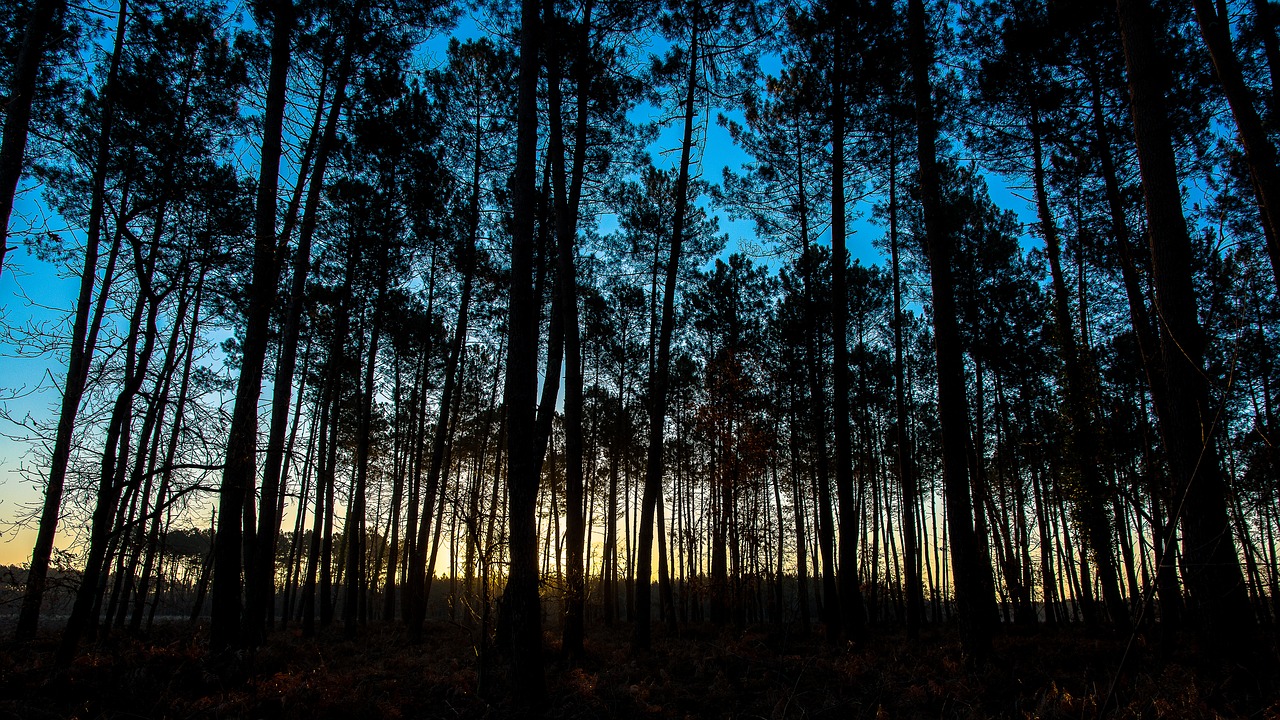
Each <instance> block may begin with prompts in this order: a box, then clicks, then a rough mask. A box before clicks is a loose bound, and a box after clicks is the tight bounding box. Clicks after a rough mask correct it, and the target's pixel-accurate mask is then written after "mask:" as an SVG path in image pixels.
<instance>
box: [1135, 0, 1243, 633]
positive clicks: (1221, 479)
mask: <svg viewBox="0 0 1280 720" xmlns="http://www.w3.org/2000/svg"><path fill="white" fill-rule="evenodd" d="M1117 11H1118V14H1119V19H1120V35H1121V39H1122V41H1123V44H1124V51H1125V66H1126V69H1127V71H1128V78H1129V93H1130V112H1131V115H1132V119H1133V126H1134V139H1135V141H1136V143H1137V148H1138V162H1139V166H1140V167H1141V170H1142V181H1143V183H1142V184H1143V192H1144V198H1145V201H1146V209H1147V222H1148V225H1149V228H1150V232H1149V241H1150V246H1151V266H1152V278H1153V280H1154V284H1155V290H1156V303H1157V307H1158V310H1159V312H1158V313H1157V316H1158V317H1159V318H1160V345H1161V354H1162V356H1163V364H1164V370H1165V373H1164V374H1165V378H1166V381H1167V382H1168V386H1169V388H1177V392H1169V393H1168V400H1169V407H1168V410H1167V415H1168V417H1167V418H1165V419H1162V420H1161V427H1163V428H1164V433H1165V439H1166V448H1165V449H1166V451H1167V453H1168V457H1169V466H1170V470H1171V471H1172V474H1173V479H1174V488H1175V490H1176V493H1177V494H1176V496H1175V505H1174V512H1173V515H1174V518H1175V519H1177V518H1179V517H1180V518H1181V521H1182V528H1183V543H1184V544H1183V551H1184V555H1185V557H1186V561H1187V562H1186V571H1187V572H1186V574H1185V575H1184V579H1185V582H1186V587H1187V590H1188V591H1189V593H1190V595H1191V602H1192V607H1193V609H1194V610H1195V614H1196V616H1197V617H1196V619H1197V621H1198V622H1199V623H1200V629H1201V631H1202V633H1203V636H1204V637H1205V639H1206V640H1207V641H1208V642H1209V643H1210V645H1211V646H1213V647H1215V648H1216V649H1217V650H1218V651H1219V652H1221V653H1222V654H1224V655H1229V654H1233V653H1239V652H1243V651H1245V650H1247V649H1248V648H1251V647H1252V646H1253V644H1254V638H1253V637H1252V633H1253V632H1254V626H1255V621H1254V617H1253V614H1252V612H1250V608H1249V601H1248V596H1247V594H1246V590H1245V586H1244V578H1243V576H1242V575H1241V572H1240V563H1239V560H1238V559H1237V557H1238V556H1237V552H1236V544H1235V540H1234V537H1233V534H1232V530H1231V523H1230V520H1229V518H1228V515H1227V501H1226V492H1227V479H1226V477H1225V474H1224V472H1223V469H1222V462H1221V459H1220V458H1219V455H1218V450H1217V443H1216V437H1217V435H1218V434H1219V432H1220V431H1219V426H1220V423H1219V418H1218V414H1217V412H1216V410H1215V409H1214V407H1213V406H1212V405H1211V403H1210V398H1209V386H1208V379H1207V377H1206V375H1205V366H1204V348H1205V339H1204V334H1203V330H1202V329H1201V327H1200V324H1199V319H1198V317H1197V310H1196V299H1195V290H1194V286H1193V283H1192V276H1191V259H1192V250H1191V239H1190V237H1189V235H1188V232H1187V224H1186V220H1185V218H1184V217H1183V215H1182V196H1181V192H1180V188H1179V185H1178V168H1177V162H1176V160H1175V157H1174V152H1173V141H1172V135H1171V133H1170V130H1169V125H1168V122H1169V121H1168V116H1167V111H1166V109H1165V104H1164V96H1163V91H1164V88H1165V87H1166V83H1164V82H1163V81H1162V80H1163V78H1162V76H1161V71H1160V69H1159V68H1160V65H1159V63H1160V55H1159V51H1158V50H1157V49H1156V47H1155V42H1154V37H1155V35H1154V33H1155V28H1154V26H1153V23H1152V19H1151V9H1150V6H1149V5H1148V3H1147V2H1146V0H1118V2H1117Z"/></svg>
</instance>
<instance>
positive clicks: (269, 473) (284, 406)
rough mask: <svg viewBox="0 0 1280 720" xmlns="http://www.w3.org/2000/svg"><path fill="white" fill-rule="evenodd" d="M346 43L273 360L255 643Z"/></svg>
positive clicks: (251, 577)
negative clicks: (305, 301)
mask: <svg viewBox="0 0 1280 720" xmlns="http://www.w3.org/2000/svg"><path fill="white" fill-rule="evenodd" d="M349 45H350V43H344V47H343V55H342V60H341V62H340V65H339V69H338V80H337V86H336V88H335V89H334V95H333V101H332V103H331V105H330V106H329V115H328V117H327V118H326V120H325V125H324V134H323V135H322V136H321V138H320V142H319V147H318V148H317V150H316V159H315V170H314V172H312V174H311V177H310V181H309V188H308V190H307V198H306V204H305V206H304V208H303V214H302V226H301V230H300V233H299V235H298V246H297V249H296V250H295V251H294V254H293V277H292V279H291V280H290V286H289V305H288V310H287V311H286V316H285V324H284V328H283V331H282V333H281V337H280V340H279V342H280V359H279V361H278V362H277V365H276V377H275V381H274V383H273V386H272V396H271V427H270V430H269V431H268V436H267V448H266V455H265V457H264V459H263V471H262V503H261V508H260V509H259V511H258V529H257V534H256V535H255V538H256V539H255V551H256V557H255V560H254V562H253V563H252V564H251V565H250V566H249V567H248V568H246V577H245V618H246V620H245V623H246V624H245V629H244V632H245V635H246V637H248V638H251V642H252V643H254V644H256V643H260V642H262V641H263V640H265V638H266V630H267V628H268V627H269V622H268V620H269V618H270V617H271V616H272V615H273V614H274V613H273V610H274V605H275V557H276V542H277V538H278V536H279V534H280V517H279V516H278V515H276V513H275V512H274V509H275V506H276V502H277V500H278V498H279V495H280V478H281V476H282V474H283V468H284V462H285V452H284V450H285V432H286V430H288V423H289V405H290V400H291V399H292V397H291V396H292V394H293V376H294V371H295V369H296V368H297V361H298V337H299V335H300V333H301V328H302V309H303V307H302V306H303V301H304V297H305V294H306V287H307V276H308V275H309V274H310V272H311V240H312V237H313V235H314V234H315V227H316V223H317V217H318V215H319V208H320V196H321V190H322V189H323V187H324V175H325V170H326V168H327V167H328V163H329V156H330V154H331V153H332V149H333V146H334V144H335V142H336V140H337V133H338V120H339V118H340V117H341V115H342V107H343V104H344V103H345V102H346V87H347V79H348V76H349V75H350V66H351V60H350V57H351V55H350V53H351V51H350V49H349ZM286 237H287V236H286ZM249 571H252V572H249Z"/></svg>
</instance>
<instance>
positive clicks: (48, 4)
mask: <svg viewBox="0 0 1280 720" xmlns="http://www.w3.org/2000/svg"><path fill="white" fill-rule="evenodd" d="M66 7H67V4H66V0H36V2H35V5H34V7H32V8H31V16H30V17H29V18H27V29H26V31H25V32H24V33H23V36H22V47H21V48H20V49H19V50H18V58H17V62H15V63H14V65H13V76H12V78H11V81H10V84H9V88H8V90H9V97H8V98H7V102H6V103H5V118H4V139H3V141H0V273H3V272H4V261H5V258H6V257H7V256H8V254H9V217H10V215H11V214H12V213H13V200H14V196H15V195H16V194H17V192H18V181H19V180H20V179H21V178H22V161H23V158H24V157H25V155H26V152H27V129H28V128H29V127H30V125H31V104H32V101H33V100H34V99H35V94H36V83H37V81H38V80H39V79H40V64H41V62H42V61H43V59H44V48H45V44H46V41H47V39H48V38H51V37H53V36H54V35H55V34H56V33H57V30H58V27H59V25H60V24H61V22H60V21H61V17H62V15H63V14H65V13H66ZM124 14H125V8H124V6H123V4H122V5H121V8H120V16H121V17H122V18H123V17H124ZM55 16H56V17H57V19H58V21H59V22H55ZM117 55H118V54H117ZM115 57H116V56H114V55H113V57H112V66H113V67H114V66H115V64H116V63H115ZM102 142H106V140H105V139H104V140H103V141H102Z"/></svg>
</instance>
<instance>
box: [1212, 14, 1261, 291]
mask: <svg viewBox="0 0 1280 720" xmlns="http://www.w3.org/2000/svg"><path fill="white" fill-rule="evenodd" d="M1264 4H1265V3H1264ZM1192 5H1194V6H1195V9H1196V20H1197V21H1198V22H1199V24H1200V34H1201V35H1202V36H1203V37H1204V43H1205V45H1207V46H1208V48H1209V56H1210V57H1211V58H1212V59H1213V69H1214V71H1215V74H1216V75H1217V76H1218V82H1219V83H1220V84H1221V85H1222V90H1223V92H1224V94H1226V96H1227V103H1228V104H1229V105H1230V106H1231V115H1232V116H1233V117H1234V118H1235V121H1236V129H1237V130H1239V131H1240V144H1242V145H1244V156H1245V162H1246V163H1247V164H1248V166H1249V174H1250V176H1251V177H1252V178H1253V187H1254V190H1255V191H1256V192H1257V195H1258V205H1259V208H1258V209H1259V210H1260V211H1261V213H1262V223H1263V225H1264V226H1265V227H1266V229H1267V232H1266V233H1265V235H1266V240H1267V255H1268V256H1269V257H1270V258H1271V272H1272V275H1273V276H1274V279H1275V280H1276V282H1277V283H1280V167H1278V166H1277V165H1276V160H1277V158H1276V148H1275V145H1274V144H1272V142H1271V138H1270V137H1268V135H1267V128H1266V126H1265V125H1264V124H1263V122H1262V116H1261V115H1260V114H1259V113H1258V109H1257V108H1255V107H1254V106H1253V93H1252V92H1251V91H1250V90H1249V86H1248V85H1247V84H1246V83H1245V80H1244V69H1243V68H1242V67H1241V66H1240V58H1238V57H1236V51H1235V49H1234V48H1232V47H1231V18H1230V17H1229V16H1228V15H1226V14H1225V13H1220V12H1219V9H1218V7H1217V6H1215V4H1214V3H1213V2H1211V1H1210V0H1192ZM1222 9H1223V10H1225V9H1226V5H1225V3H1224V4H1223V5H1222ZM1264 34H1266V35H1270V36H1271V44H1272V45H1274V43H1275V34H1274V31H1273V32H1269V33H1267V32H1266V31H1265V30H1264Z"/></svg>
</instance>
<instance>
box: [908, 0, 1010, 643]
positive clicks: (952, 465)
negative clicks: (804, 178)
mask: <svg viewBox="0 0 1280 720" xmlns="http://www.w3.org/2000/svg"><path fill="white" fill-rule="evenodd" d="M907 14H908V34H909V40H910V52H911V69H912V88H913V90H914V94H915V103H916V122H917V128H918V140H919V142H918V146H917V153H918V155H919V164H920V199H921V205H922V206H923V211H924V213H923V214H924V225H925V236H926V237H925V242H926V246H927V247H926V249H927V253H928V256H929V270H930V273H929V274H930V279H931V283H932V286H933V327H934V352H935V353H936V356H937V365H938V415H939V421H940V424H941V429H942V475H943V485H944V491H945V494H946V498H947V530H948V532H949V533H950V542H951V563H952V568H953V570H954V572H953V576H954V582H955V597H956V606H957V608H958V609H959V612H960V637H961V644H962V646H963V648H964V650H965V652H966V653H967V654H969V655H972V656H977V657H982V656H985V655H987V654H988V653H989V652H990V649H991V632H992V631H991V618H992V617H993V616H994V614H995V607H994V605H993V596H992V591H991V568H990V567H989V566H984V565H983V563H982V553H981V551H980V548H979V544H978V538H977V536H976V534H975V532H974V529H973V508H972V505H971V498H970V471H971V465H972V463H973V447H972V441H971V438H970V436H969V407H968V405H969V401H968V398H967V397H966V395H965V392H966V391H965V379H964V359H963V356H962V352H963V351H962V348H961V340H960V333H959V328H958V326H957V322H956V303H955V280H954V278H953V275H952V265H951V263H952V258H951V255H952V248H953V246H954V240H953V238H952V237H951V234H950V233H951V230H950V228H948V227H947V220H946V216H945V209H944V208H943V206H942V198H941V187H940V178H939V172H938V159H937V150H936V138H937V126H936V120H935V119H934V112H933V96H932V95H933V91H932V88H931V86H930V80H929V72H930V70H931V68H932V66H933V48H932V44H931V41H930V40H929V39H928V37H926V22H925V20H926V18H925V9H924V3H923V0H910V2H909V3H908V13H907Z"/></svg>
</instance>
